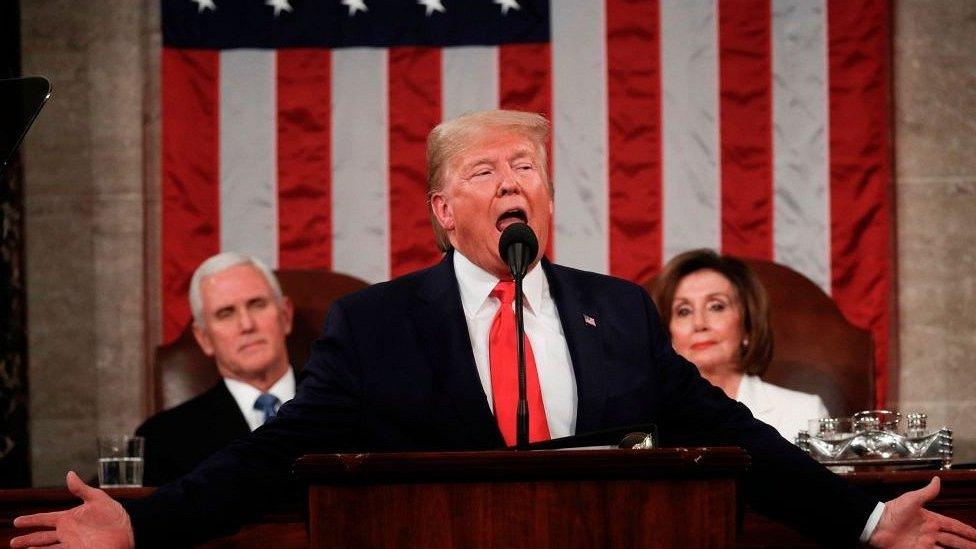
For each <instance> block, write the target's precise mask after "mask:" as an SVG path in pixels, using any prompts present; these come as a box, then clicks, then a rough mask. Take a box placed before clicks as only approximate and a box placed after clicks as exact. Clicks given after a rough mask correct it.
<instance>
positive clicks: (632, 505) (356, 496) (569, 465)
mask: <svg viewBox="0 0 976 549" xmlns="http://www.w3.org/2000/svg"><path fill="white" fill-rule="evenodd" d="M748 465H749V457H748V455H747V454H746V453H745V452H744V451H743V450H741V449H739V448H670V449H657V450H617V449H609V450H542V451H527V452H516V451H492V452H444V453H398V454H322V455H309V456H305V457H302V458H301V459H299V460H298V462H297V463H296V464H295V473H296V475H298V477H299V478H300V479H302V480H303V481H305V482H306V483H308V485H309V492H308V494H309V495H308V497H309V540H310V542H311V545H312V547H557V546H558V547H592V546H613V547H620V546H624V547H628V546H638V547H651V546H668V547H679V546H680V547H702V546H709V547H727V546H731V545H732V544H733V542H734V537H735V516H736V499H735V481H736V477H737V476H739V475H741V474H742V473H743V472H745V470H746V468H747V467H748Z"/></svg>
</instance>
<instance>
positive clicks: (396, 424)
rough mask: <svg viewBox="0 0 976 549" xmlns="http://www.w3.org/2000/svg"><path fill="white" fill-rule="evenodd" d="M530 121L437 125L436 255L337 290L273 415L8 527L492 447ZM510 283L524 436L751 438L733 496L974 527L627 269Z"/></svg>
mask: <svg viewBox="0 0 976 549" xmlns="http://www.w3.org/2000/svg"><path fill="white" fill-rule="evenodd" d="M548 137H549V124H548V122H547V121H546V120H545V119H544V118H542V117H541V116H539V115H535V114H529V113H521V112H513V111H488V112H479V113H471V114H468V115H465V116H462V117H460V118H458V119H455V120H451V121H448V122H445V123H443V124H441V125H440V126H438V127H437V128H435V129H434V130H433V131H432V132H431V135H430V137H429V138H428V146H427V173H428V176H427V177H428V198H429V207H430V212H431V217H432V220H433V222H434V228H435V232H436V233H437V239H438V243H439V245H440V246H441V248H442V249H444V250H445V251H446V254H445V256H444V259H443V260H442V261H441V262H440V263H438V264H437V265H435V266H433V267H430V268H428V269H424V270H421V271H418V272H415V273H412V274H408V275H406V276H403V277H400V278H397V279H395V280H392V281H390V282H388V283H383V284H377V285H374V286H372V287H370V288H368V289H366V290H363V291H361V292H358V293H355V294H352V295H349V296H346V297H344V298H342V299H340V300H338V301H336V302H335V303H334V304H333V307H332V309H331V311H330V312H329V316H328V318H327V320H326V323H325V326H324V327H323V329H322V334H321V336H320V338H319V340H318V341H317V342H316V343H315V346H314V348H313V351H312V355H311V358H310V359H309V362H308V364H307V365H306V367H305V369H304V370H303V378H302V380H301V383H300V384H299V387H298V393H297V395H296V396H295V398H294V399H293V400H292V401H291V402H289V403H288V404H286V405H284V406H282V408H281V410H280V411H279V413H278V417H277V418H276V419H275V420H274V421H272V422H270V423H269V424H267V425H265V426H263V427H261V428H260V429H258V430H256V431H255V432H254V433H252V434H251V435H250V436H248V437H244V438H242V439H239V440H237V441H235V442H234V443H233V444H231V445H230V446H228V447H227V448H225V449H224V450H221V451H220V452H218V453H217V454H215V455H214V456H212V457H211V458H210V459H208V460H207V461H206V462H204V463H203V464H201V465H200V467H198V468H197V469H195V470H194V471H193V472H192V473H190V474H188V475H186V476H185V477H183V478H182V479H180V480H178V481H176V482H174V483H172V484H169V485H167V486H164V487H163V488H160V489H159V490H158V491H156V492H155V493H154V494H153V495H152V496H150V497H148V498H146V499H143V500H137V501H132V502H128V503H127V504H126V506H125V507H124V508H123V507H122V506H121V505H119V504H118V503H117V502H115V501H114V500H112V499H111V498H109V497H108V496H107V495H106V494H105V493H104V492H103V491H101V490H98V489H95V488H91V487H88V486H86V485H85V484H84V483H83V482H81V481H80V480H79V479H78V478H77V476H76V475H74V473H69V474H68V487H69V489H71V490H72V491H73V492H74V493H75V494H77V495H79V497H81V498H82V500H83V503H82V505H80V506H78V507H76V508H74V509H71V510H67V511H61V512H57V513H49V514H43V515H33V516H28V517H20V518H18V519H17V520H16V521H15V524H16V525H17V526H40V527H47V528H55V529H54V530H48V531H44V532H39V533H33V534H28V535H25V536H22V537H20V538H16V539H15V540H13V541H12V545H13V546H14V547H26V546H28V545H32V544H33V545H50V544H55V543H67V544H69V545H77V546H79V547H85V546H95V544H100V546H111V547H129V546H131V545H132V544H133V543H138V544H146V545H150V544H160V545H176V544H183V543H189V542H194V541H199V540H202V539H206V538H208V537H214V536H218V535H223V534H226V533H229V532H231V531H233V530H235V529H236V528H239V527H240V525H241V524H242V523H244V522H246V521H248V520H251V519H253V518H256V517H257V516H259V515H260V513H261V512H262V509H263V508H264V507H266V505H267V504H268V502H269V500H274V499H275V498H276V497H278V494H281V493H282V486H283V485H286V484H287V483H288V479H289V478H290V469H291V466H292V463H293V462H294V460H295V459H296V458H297V457H299V456H300V455H302V454H304V453H309V452H325V451H328V452H383V451H415V450H416V451H423V450H426V451H447V450H483V449H498V448H502V447H505V446H510V445H511V444H512V441H513V438H514V433H515V414H514V412H513V408H514V407H513V406H512V403H513V402H514V401H515V398H514V392H515V383H513V378H514V371H515V365H514V353H513V351H512V347H513V346H514V345H513V341H512V340H513V339H514V331H513V330H512V325H513V323H514V320H513V316H514V313H513V310H512V306H511V302H512V297H513V295H512V294H513V291H512V281H511V277H510V275H509V271H508V267H507V265H506V262H505V261H503V260H502V259H501V257H500V255H499V252H498V244H499V238H500V235H501V233H502V231H503V230H504V229H505V228H506V227H508V226H509V225H511V224H512V223H515V222H525V223H527V224H528V225H529V226H530V227H531V228H532V229H533V230H534V232H535V233H536V234H537V235H538V240H539V250H540V252H541V251H543V250H545V249H546V245H547V243H548V240H549V227H550V222H551V220H552V212H553V198H552V197H553V189H552V187H551V184H550V179H549V175H548V173H549V172H548V165H547V162H546V141H547V139H548ZM566 191H567V192H572V191H573V189H566ZM419 206H420V205H419V204H418V207H419ZM579 214H580V215H583V214H584V213H583V212H579ZM524 298H525V317H526V319H525V324H526V330H527V340H528V341H527V342H528V345H526V347H527V348H531V350H530V351H527V360H526V362H527V369H528V375H527V378H528V383H527V385H528V388H529V402H530V404H529V407H530V416H531V418H534V419H532V423H531V425H530V435H531V437H530V438H531V439H533V440H539V439H545V438H549V437H559V436H564V435H570V434H576V433H580V434H582V433H586V432H593V431H600V430H604V429H609V428H614V427H623V426H627V425H635V424H643V423H656V424H657V427H658V432H659V435H660V438H661V442H662V443H663V444H664V445H675V446H701V445H706V446H707V445H723V446H740V447H742V448H744V449H745V450H746V451H748V452H749V454H750V456H751V457H752V467H751V468H750V470H749V471H748V472H747V473H746V474H745V475H744V476H743V478H742V482H741V487H742V491H741V492H740V493H741V494H743V496H744V498H745V499H746V500H747V501H748V502H749V503H750V504H752V505H753V506H755V507H756V508H757V509H758V510H760V511H762V512H764V513H767V514H769V515H771V516H772V517H774V518H777V519H780V520H783V521H785V522H787V523H789V524H791V525H793V526H794V527H796V528H798V529H800V530H801V531H803V532H805V533H807V534H808V535H811V536H813V537H815V538H817V539H819V540H821V541H823V542H825V543H829V544H832V545H854V544H856V543H857V542H858V541H859V539H860V540H865V541H869V542H870V543H871V544H872V545H875V546H880V547H886V546H895V545H898V544H902V545H904V546H933V547H934V546H935V544H936V543H937V542H938V543H941V544H945V545H953V544H956V543H962V542H966V539H969V540H976V530H974V529H972V528H970V527H968V526H966V525H964V524H962V523H960V522H958V521H955V520H952V519H949V518H947V517H943V516H941V515H938V514H935V513H931V512H929V511H926V510H925V509H923V507H922V506H923V504H924V503H925V502H926V501H927V500H929V499H931V498H933V497H935V495H936V494H937V493H938V488H939V485H938V481H937V480H933V483H932V484H930V485H929V486H928V487H927V488H925V489H923V490H919V491H916V492H909V493H907V494H905V495H903V496H901V497H899V498H896V499H894V500H891V501H889V502H887V503H886V504H881V503H880V502H878V501H877V500H876V499H874V498H871V497H869V496H867V495H865V494H864V493H862V492H860V491H858V490H856V489H854V488H853V487H851V486H849V485H847V484H846V483H845V482H844V481H843V480H841V479H840V478H839V477H837V476H836V475H833V474H832V473H830V472H829V471H827V470H826V469H824V468H823V467H821V466H820V465H819V464H817V463H816V462H814V461H813V460H811V459H810V458H809V456H807V455H806V454H804V453H803V452H802V451H800V450H799V449H797V448H796V447H795V446H793V445H792V444H790V443H789V442H787V441H786V440H785V439H783V438H782V437H780V436H779V435H778V434H777V432H776V431H775V430H774V429H773V428H772V427H770V426H768V425H766V424H764V423H761V422H759V421H758V420H756V419H755V418H753V417H752V415H751V414H750V413H749V410H748V409H747V408H746V407H745V406H742V405H741V404H738V403H736V402H735V401H733V400H731V399H729V398H728V397H727V396H725V394H724V393H723V392H722V390H721V389H718V388H716V387H714V386H712V385H710V384H709V383H708V382H707V381H705V380H703V379H702V378H701V376H700V375H699V374H698V370H697V368H695V366H694V365H693V364H691V363H689V362H687V361H685V360H684V359H682V358H681V357H680V356H679V355H677V354H676V353H675V352H674V350H673V349H672V348H671V344H670V340H669V339H668V335H667V333H666V332H665V331H663V330H662V329H661V325H660V322H659V320H658V317H657V312H656V309H655V307H654V305H653V304H652V303H651V300H650V298H648V296H647V294H646V293H645V292H644V291H643V290H642V289H641V288H640V287H639V286H637V285H635V284H632V283H629V282H626V281H623V280H619V279H615V278H612V277H608V276H604V275H599V274H594V273H588V272H584V271H579V270H575V269H570V268H567V267H561V266H559V265H555V264H552V263H550V262H548V261H547V260H545V259H542V258H541V253H540V254H539V255H537V256H536V257H535V258H534V260H533V261H532V262H531V264H530V266H529V271H528V274H527V275H526V278H525V287H524ZM528 356H531V357H532V358H531V359H529V358H528ZM784 486H789V487H791V488H793V490H784V489H783V487H784Z"/></svg>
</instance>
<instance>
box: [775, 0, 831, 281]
mask: <svg viewBox="0 0 976 549" xmlns="http://www.w3.org/2000/svg"><path fill="white" fill-rule="evenodd" d="M772 25H773V29H772V37H773V39H772V42H773V43H772V50H773V151H774V165H773V187H774V189H775V204H774V214H773V219H774V230H773V234H774V253H775V260H776V262H778V263H782V264H784V265H789V266H790V267H792V268H793V269H795V270H797V271H799V272H801V273H803V274H804V275H806V276H807V277H808V278H810V279H811V280H813V281H814V282H816V283H817V284H818V285H819V286H820V287H821V288H823V289H824V291H825V292H827V293H828V294H829V293H830V233H829V230H828V220H829V217H830V213H829V212H830V204H829V199H830V194H829V192H830V190H829V189H830V187H829V182H828V172H827V75H826V71H827V59H826V54H827V47H826V27H827V25H826V9H825V6H824V3H823V1H822V0H774V2H773V21H772Z"/></svg>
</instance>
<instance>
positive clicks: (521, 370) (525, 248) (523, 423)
mask: <svg viewBox="0 0 976 549" xmlns="http://www.w3.org/2000/svg"><path fill="white" fill-rule="evenodd" d="M538 252H539V241H538V239H536V237H535V233H534V232H532V229H531V228H530V227H529V226H528V225H526V224H525V223H515V224H513V225H509V226H508V227H506V228H505V230H504V231H502V236H501V238H499V240H498V254H499V255H500V256H501V257H502V259H504V260H505V262H506V263H508V269H509V270H510V271H511V272H512V279H514V280H515V337H517V338H518V341H517V342H516V349H517V351H518V392H519V394H518V409H517V410H516V412H515V414H516V418H517V419H516V427H515V448H516V449H518V450H528V448H529V400H528V397H527V396H526V393H527V391H526V389H525V325H524V324H523V320H522V279H523V278H525V272H526V271H527V270H528V269H529V265H531V264H532V261H534V260H535V255H536V254H537V253H538Z"/></svg>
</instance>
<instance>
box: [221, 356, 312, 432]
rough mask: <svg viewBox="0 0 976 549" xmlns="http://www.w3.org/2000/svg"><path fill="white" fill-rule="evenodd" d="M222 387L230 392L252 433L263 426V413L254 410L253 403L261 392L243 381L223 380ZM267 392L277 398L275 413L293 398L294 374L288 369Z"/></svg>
mask: <svg viewBox="0 0 976 549" xmlns="http://www.w3.org/2000/svg"><path fill="white" fill-rule="evenodd" d="M224 385H226V386H227V390H228V391H230V394H231V396H232V397H234V401H236V402H237V407H238V408H240V409H241V414H242V415H243V416H244V420H245V421H247V426H248V427H249V428H250V429H251V430H252V431H253V430H255V429H257V428H258V427H260V426H261V425H263V424H264V412H262V411H261V410H255V409H254V401H256V400H257V399H258V397H259V396H261V391H259V390H258V389H257V388H256V387H254V386H253V385H248V384H247V383H244V382H243V381H238V380H236V379H230V378H226V377H225V378H224ZM268 392H269V393H271V394H273V395H274V396H276V397H278V400H279V401H280V402H278V406H277V407H276V408H275V411H277V410H278V408H280V407H281V405H282V404H284V403H286V402H288V401H289V400H291V399H293V398H295V373H294V372H293V371H292V370H291V367H289V368H288V371H287V372H285V375H283V376H281V379H279V380H278V381H276V382H275V384H274V385H272V386H271V388H270V389H268Z"/></svg>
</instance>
